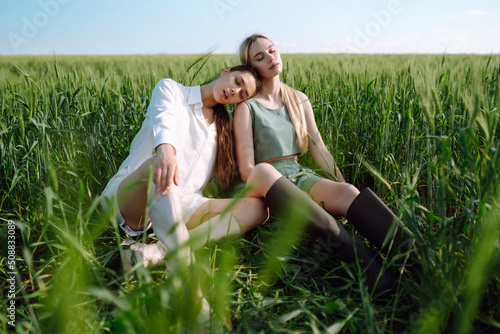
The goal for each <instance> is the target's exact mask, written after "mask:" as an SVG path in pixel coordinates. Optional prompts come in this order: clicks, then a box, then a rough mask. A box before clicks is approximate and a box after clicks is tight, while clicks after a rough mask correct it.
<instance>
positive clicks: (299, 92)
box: [294, 89, 309, 102]
mask: <svg viewBox="0 0 500 334" xmlns="http://www.w3.org/2000/svg"><path fill="white" fill-rule="evenodd" d="M294 90H295V94H297V97H298V98H299V100H300V101H302V102H305V101H307V100H309V98H308V97H307V95H306V94H304V93H302V92H301V91H300V90H296V89H294Z"/></svg>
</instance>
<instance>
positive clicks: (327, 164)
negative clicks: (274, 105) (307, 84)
mask: <svg viewBox="0 0 500 334" xmlns="http://www.w3.org/2000/svg"><path fill="white" fill-rule="evenodd" d="M297 95H298V97H299V100H300V101H302V106H303V107H304V114H305V118H306V123H307V132H308V133H309V136H310V137H309V138H308V147H309V150H310V151H311V155H312V157H313V159H314V161H315V162H316V163H317V164H318V165H319V167H320V168H321V169H323V170H324V171H326V172H328V173H329V174H331V175H333V176H334V177H336V178H337V181H339V182H345V180H344V177H343V176H342V173H341V172H340V169H339V168H338V166H337V164H336V163H335V161H334V159H333V156H332V155H331V154H330V152H328V150H327V148H326V146H325V143H324V142H323V139H322V138H321V134H320V133H319V130H318V126H317V125H316V120H315V119H314V113H313V109H312V106H311V103H310V102H309V99H308V98H307V96H306V95H305V94H304V93H302V92H299V91H297Z"/></svg>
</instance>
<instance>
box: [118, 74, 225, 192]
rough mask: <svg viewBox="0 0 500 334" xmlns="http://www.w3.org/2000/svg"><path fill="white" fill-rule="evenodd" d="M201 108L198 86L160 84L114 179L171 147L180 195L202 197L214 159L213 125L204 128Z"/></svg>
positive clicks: (130, 171) (205, 125)
mask: <svg viewBox="0 0 500 334" xmlns="http://www.w3.org/2000/svg"><path fill="white" fill-rule="evenodd" d="M202 106H203V103H202V100H201V91H200V86H195V87H185V86H183V85H181V84H179V83H177V82H175V81H174V80H172V79H163V80H160V81H159V82H158V83H157V84H156V86H155V88H154V90H153V94H152V97H151V102H150V104H149V106H148V111H147V113H146V115H145V117H146V118H145V119H144V122H143V123H142V127H141V129H140V130H139V132H138V133H137V135H136V136H135V138H134V139H133V141H132V144H131V147H130V154H129V156H128V157H127V158H126V159H125V161H123V163H122V164H121V166H120V168H119V169H118V173H117V175H124V174H125V175H129V174H130V173H132V172H133V171H134V170H136V169H137V168H138V167H139V166H140V165H141V164H142V163H143V162H144V161H146V160H147V159H149V158H151V157H152V156H153V155H154V150H155V148H156V147H157V146H158V145H160V144H171V145H173V146H174V148H175V151H176V159H177V164H178V168H179V179H178V190H179V191H180V195H181V196H185V195H188V194H192V193H198V194H200V195H201V193H202V191H203V189H204V188H205V186H206V185H207V183H208V181H209V179H210V177H211V176H212V173H213V169H214V164H215V156H216V128H215V122H212V124H210V125H209V126H207V124H206V122H205V118H204V116H203V112H202V110H201V108H202Z"/></svg>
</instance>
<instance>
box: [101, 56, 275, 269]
mask: <svg viewBox="0 0 500 334" xmlns="http://www.w3.org/2000/svg"><path fill="white" fill-rule="evenodd" d="M259 88H260V79H259V75H258V74H257V73H256V72H255V71H254V70H253V69H252V68H251V67H250V66H246V65H240V66H235V67H232V68H229V67H228V68H226V69H224V70H223V71H222V73H221V76H220V77H219V78H218V79H216V80H215V81H213V82H211V83H209V84H207V85H203V86H201V87H200V86H196V87H185V86H182V85H181V84H179V83H177V82H175V81H174V80H172V79H163V80H161V81H160V82H158V84H157V85H156V87H155V88H154V90H153V94H152V97H151V102H150V104H149V106H148V111H147V113H146V115H145V120H144V122H143V124H142V127H141V129H140V131H139V132H138V133H137V135H136V136H135V138H134V140H133V141H132V144H131V148H130V154H129V156H128V157H127V158H126V159H125V161H124V162H123V163H122V165H121V166H120V168H119V170H118V172H117V173H116V175H115V176H113V178H112V179H111V180H110V181H109V183H108V185H107V186H106V189H105V190H104V192H103V194H102V195H103V196H102V198H103V200H102V202H103V205H104V206H105V207H111V206H113V205H116V207H117V208H118V210H116V219H117V222H118V225H119V226H120V227H121V228H122V229H124V230H125V231H126V232H127V233H128V234H129V235H131V236H135V235H138V234H140V233H142V232H144V231H145V230H146V229H147V228H149V226H151V225H152V226H153V228H154V231H155V234H156V236H157V237H158V239H159V240H160V241H161V243H156V244H151V245H147V246H146V245H144V244H142V245H140V246H137V245H136V246H135V248H132V247H131V249H133V250H134V252H135V255H136V256H137V257H138V258H139V259H141V260H144V265H145V266H147V265H148V263H149V262H153V263H156V262H159V261H160V260H161V259H162V258H163V257H164V256H165V255H166V254H167V252H170V251H176V252H178V254H177V255H178V256H175V257H174V258H175V259H172V260H171V259H170V258H169V262H168V268H169V270H173V269H175V266H177V265H179V264H187V263H189V261H190V258H191V255H190V248H189V247H180V248H179V246H181V245H183V244H185V243H186V242H187V241H188V240H189V233H188V229H189V230H191V231H192V239H193V236H194V235H196V237H197V238H195V239H194V240H193V242H194V244H192V246H193V247H195V248H198V247H200V246H201V245H203V244H204V242H205V241H207V240H218V239H220V238H222V237H225V236H228V235H241V234H243V233H244V232H246V231H247V230H249V229H251V228H252V227H254V226H255V225H257V224H262V223H263V222H264V221H265V220H266V219H267V209H266V208H265V206H264V204H263V201H262V200H261V199H257V198H247V199H241V200H240V201H239V202H238V203H237V204H236V205H235V206H234V207H232V211H231V212H230V214H225V215H221V214H220V213H222V212H224V211H225V210H226V209H227V208H228V206H229V205H230V204H231V203H232V201H233V200H232V199H209V198H205V197H203V195H202V191H203V189H204V188H205V186H206V185H207V183H208V181H209V179H210V178H211V177H212V175H213V172H214V171H215V173H216V174H217V176H218V178H219V181H220V182H221V183H222V184H223V185H224V184H228V183H230V182H231V178H232V177H233V176H235V175H237V174H236V173H235V170H236V167H235V159H234V156H233V151H234V150H233V138H232V131H231V120H230V117H229V115H228V113H227V111H226V109H225V108H224V106H223V104H236V103H239V102H242V101H244V100H246V99H247V98H250V97H252V96H254V95H255V94H256V92H257V90H258V89H259ZM149 176H151V177H149ZM148 179H149V180H152V183H151V182H147V180H148ZM148 203H149V206H148ZM165 246H166V247H165Z"/></svg>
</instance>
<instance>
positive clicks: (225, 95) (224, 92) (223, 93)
mask: <svg viewBox="0 0 500 334" xmlns="http://www.w3.org/2000/svg"><path fill="white" fill-rule="evenodd" d="M222 97H223V98H224V100H227V99H228V98H229V96H228V95H227V93H226V91H225V90H224V89H223V90H222Z"/></svg>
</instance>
